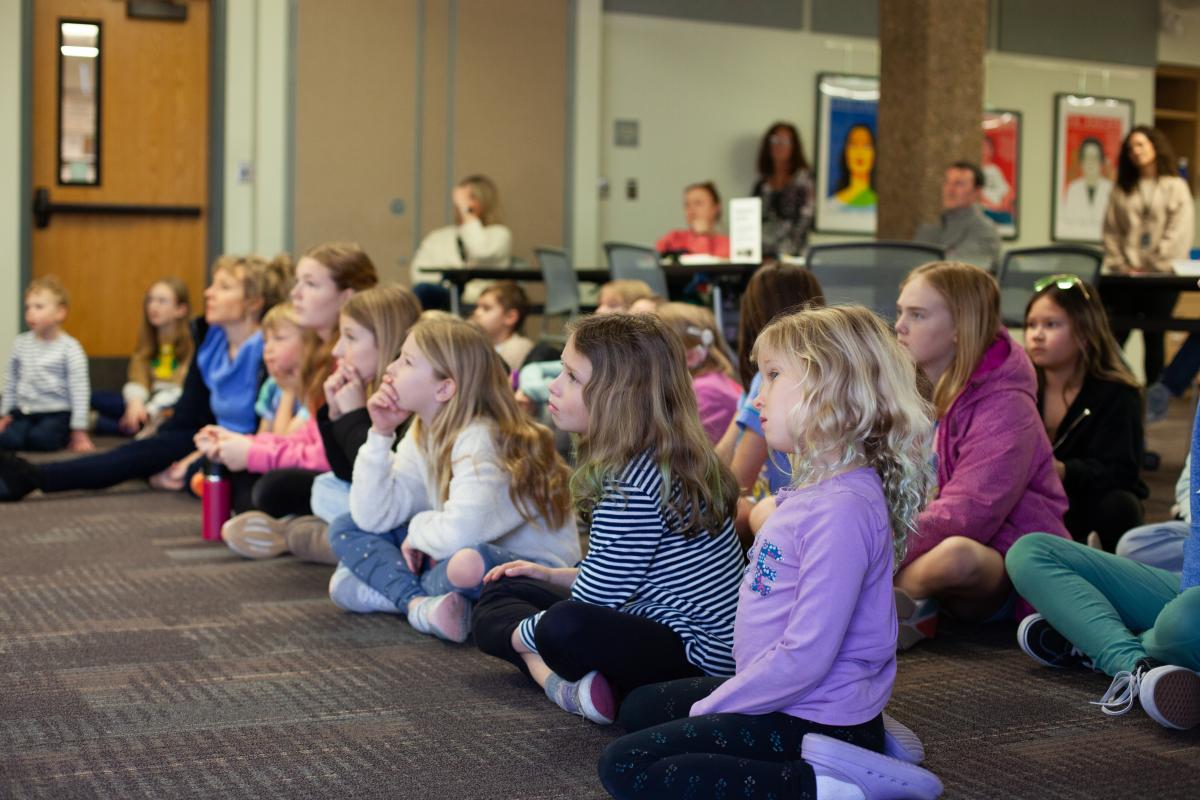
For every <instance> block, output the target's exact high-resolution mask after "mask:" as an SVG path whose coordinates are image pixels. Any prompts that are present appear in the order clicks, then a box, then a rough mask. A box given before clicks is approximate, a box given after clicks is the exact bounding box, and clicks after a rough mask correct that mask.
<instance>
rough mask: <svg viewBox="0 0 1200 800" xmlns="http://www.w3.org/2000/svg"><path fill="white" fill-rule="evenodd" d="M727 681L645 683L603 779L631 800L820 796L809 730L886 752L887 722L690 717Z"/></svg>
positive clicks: (631, 702) (630, 705) (604, 759)
mask: <svg viewBox="0 0 1200 800" xmlns="http://www.w3.org/2000/svg"><path fill="white" fill-rule="evenodd" d="M725 680H727V679H726V678H685V679H683V680H677V681H668V682H666V683H658V684H654V685H653V686H643V687H642V688H640V689H637V690H635V691H634V692H633V693H632V694H630V695H629V697H628V698H627V699H626V700H625V702H624V704H622V706H621V716H620V720H619V722H620V724H621V725H623V726H624V727H625V729H626V730H628V731H630V733H629V734H628V735H626V736H622V737H621V738H620V739H617V740H616V741H615V742H613V743H612V744H610V745H609V746H608V747H607V748H606V749H605V751H604V753H603V755H601V756H600V764H599V767H598V769H599V772H600V782H601V783H603V784H604V788H605V789H607V790H608V793H609V794H611V795H612V796H613V797H615V798H618V800H626V798H645V799H646V800H649V799H650V798H664V800H665V799H667V798H670V799H671V800H674V799H675V798H680V799H681V800H693V799H694V800H702V799H706V798H713V800H719V799H720V798H726V799H727V800H734V798H746V799H747V800H753V799H755V798H758V799H761V800H770V799H771V798H776V799H777V800H782V799H783V798H785V797H787V798H803V799H804V800H812V799H813V798H815V797H816V779H815V778H814V776H813V771H812V767H810V766H809V765H808V764H806V763H805V762H804V761H803V760H802V759H801V757H800V752H801V751H800V748H801V744H802V742H803V740H804V735H805V734H806V733H822V734H824V735H826V736H832V737H834V738H837V739H841V740H842V741H846V742H850V743H851V744H855V745H858V746H859V747H866V748H868V749H870V750H875V751H876V752H882V751H883V717H882V715H880V716H877V717H875V719H873V720H871V721H870V722H866V723H863V724H862V725H849V726H846V727H831V726H829V725H821V724H819V723H816V722H809V721H808V720H804V719H800V718H799V717H792V716H788V715H787V714H781V713H773V714H756V715H752V714H709V715H708V716H704V717H689V716H688V711H689V710H690V709H691V707H692V703H694V702H696V701H697V700H701V699H703V698H705V697H707V696H708V695H709V694H711V693H712V692H713V690H714V689H716V688H717V687H718V686H720V685H721V683H722V682H723V681H725Z"/></svg>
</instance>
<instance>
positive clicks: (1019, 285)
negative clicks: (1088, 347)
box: [999, 245, 1104, 328]
mask: <svg viewBox="0 0 1200 800" xmlns="http://www.w3.org/2000/svg"><path fill="white" fill-rule="evenodd" d="M1103 260H1104V254H1103V253H1102V252H1100V250H1098V249H1096V248H1094V247H1083V246H1080V245H1061V246H1055V247H1021V248H1017V249H1014V250H1009V251H1008V252H1006V253H1005V254H1004V258H1003V260H1001V262H1000V276H999V281H1000V318H1001V319H1002V320H1004V324H1005V325H1007V326H1008V327H1010V328H1022V327H1024V326H1025V306H1026V305H1028V304H1029V298H1031V297H1033V285H1034V284H1035V283H1037V282H1038V279H1040V278H1045V277H1047V276H1050V275H1058V274H1060V273H1067V274H1069V275H1078V276H1079V277H1080V278H1082V279H1083V281H1084V282H1085V283H1087V284H1089V285H1091V286H1096V285H1097V281H1098V280H1099V278H1100V264H1101V262H1102V261H1103Z"/></svg>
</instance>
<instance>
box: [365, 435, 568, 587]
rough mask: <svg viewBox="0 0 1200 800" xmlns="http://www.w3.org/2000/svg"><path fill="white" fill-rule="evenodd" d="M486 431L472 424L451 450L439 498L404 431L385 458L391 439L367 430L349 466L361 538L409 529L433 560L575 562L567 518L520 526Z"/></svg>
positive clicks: (411, 538)
mask: <svg viewBox="0 0 1200 800" xmlns="http://www.w3.org/2000/svg"><path fill="white" fill-rule="evenodd" d="M492 431H493V428H492V426H491V425H490V424H488V423H485V422H473V423H471V424H470V425H468V426H467V427H465V428H463V430H462V432H461V433H459V435H458V438H457V439H456V440H455V442H454V447H453V448H452V449H451V451H450V458H451V462H452V464H453V472H452V473H451V478H450V496H449V498H448V499H447V500H446V502H445V503H443V502H441V500H440V499H438V490H437V485H436V484H435V483H434V477H433V471H432V470H431V469H430V468H429V464H428V462H427V461H426V458H425V454H424V453H423V452H421V449H420V448H419V447H418V446H417V440H416V437H415V436H414V435H413V432H412V430H411V429H410V430H409V432H408V434H407V435H406V436H405V437H404V439H402V440H401V441H400V444H399V445H398V446H397V448H396V452H395V453H392V452H391V444H392V437H390V436H381V435H379V434H377V433H375V432H374V431H371V432H370V433H369V434H368V435H367V441H366V442H365V443H364V444H363V446H362V447H361V448H359V450H358V456H357V457H356V458H355V459H354V476H353V478H352V480H351V482H350V514H351V516H352V517H353V518H354V522H355V524H356V525H358V527H359V528H361V529H362V530H364V531H370V532H374V533H384V532H386V531H390V530H393V529H395V528H397V527H399V526H400V525H402V524H403V523H405V522H408V541H409V542H411V543H412V545H413V547H415V548H416V549H418V550H420V551H421V552H423V553H426V554H428V555H430V556H432V557H433V558H436V559H439V560H440V559H444V558H449V557H450V556H451V555H453V554H454V553H455V552H456V551H458V550H461V549H463V548H466V547H475V546H477V545H480V544H484V543H491V544H494V545H496V546H497V547H502V548H504V549H505V550H508V551H509V552H511V553H512V554H513V555H514V556H517V557H519V558H526V559H530V560H536V561H539V562H541V563H544V564H548V565H550V566H556V567H565V566H572V565H574V564H576V563H578V562H579V559H580V549H579V532H578V530H577V529H576V526H575V517H574V515H573V514H572V515H569V516H568V518H567V520H566V522H564V523H563V524H562V525H561V526H559V527H558V528H554V529H550V528H548V527H547V525H546V523H545V521H544V520H537V521H536V522H533V523H531V522H529V521H528V520H526V519H524V518H523V517H522V516H521V514H520V512H519V511H518V510H517V508H516V506H515V505H514V504H513V501H512V498H511V497H509V478H510V476H509V474H508V473H507V472H506V471H505V470H504V468H503V465H502V464H501V463H500V461H499V459H498V457H497V454H496V447H495V442H494V434H493V432H492Z"/></svg>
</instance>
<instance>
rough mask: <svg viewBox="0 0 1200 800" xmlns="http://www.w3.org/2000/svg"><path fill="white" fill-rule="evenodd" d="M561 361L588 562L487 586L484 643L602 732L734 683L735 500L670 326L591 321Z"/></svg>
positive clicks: (563, 425) (478, 620) (504, 571)
mask: <svg viewBox="0 0 1200 800" xmlns="http://www.w3.org/2000/svg"><path fill="white" fill-rule="evenodd" d="M562 360H563V371H562V373H561V374H560V375H559V377H558V378H556V379H555V380H554V383H552V384H551V386H550V403H549V409H550V414H551V415H552V416H553V417H554V421H555V423H556V424H557V425H558V427H559V428H560V429H561V430H564V431H568V432H570V433H576V434H579V435H580V439H579V444H578V463H579V468H578V470H577V471H576V472H575V475H574V476H573V478H572V480H571V488H572V494H573V496H574V500H575V505H576V509H577V510H578V511H579V513H580V515H581V517H582V519H583V520H584V522H585V523H587V524H589V525H590V529H591V530H590V537H589V553H588V556H587V558H585V559H584V560H583V561H581V562H580V563H579V564H578V565H577V566H575V567H562V568H549V567H546V566H543V565H539V564H532V563H530V562H527V561H514V562H511V563H507V564H502V565H499V566H497V567H495V568H493V569H492V570H490V571H489V572H488V574H487V575H486V576H485V579H484V580H485V583H486V584H487V586H486V587H485V589H484V592H483V595H482V597H481V598H480V602H479V604H478V606H477V607H476V609H475V628H474V632H475V641H476V643H477V644H478V645H479V647H480V649H482V650H483V651H484V652H485V653H488V654H490V655H494V656H497V657H499V658H503V659H506V660H507V661H509V662H511V663H513V664H514V665H516V666H517V667H518V668H519V669H521V671H523V672H525V673H526V674H527V675H529V676H530V677H531V678H533V679H534V680H535V681H536V682H537V683H538V684H539V685H541V686H542V687H543V688H544V689H545V691H546V694H547V696H549V697H550V699H551V700H553V701H554V702H555V703H557V704H558V705H559V706H560V707H562V708H563V709H565V710H567V711H570V712H572V713H576V714H579V715H581V716H584V717H586V718H587V719H590V720H592V721H593V722H597V723H600V724H606V723H610V722H612V720H613V718H614V715H615V713H616V708H617V705H618V703H619V701H620V699H621V698H622V697H623V696H624V695H625V694H626V693H628V692H629V691H632V690H633V689H635V688H637V687H638V686H642V685H645V684H648V683H655V682H657V681H662V680H669V679H671V678H683V677H689V676H693V677H694V676H701V675H729V674H731V673H732V672H733V656H732V646H733V638H732V636H733V613H734V608H735V606H736V603H737V585H738V581H739V580H740V578H741V575H742V569H743V567H744V564H745V562H744V560H743V558H742V552H741V547H740V546H739V544H738V541H737V537H736V536H735V535H734V532H733V523H732V515H733V511H734V507H735V503H736V501H737V484H736V482H735V481H734V479H733V476H732V474H731V473H730V472H729V470H728V469H727V468H726V467H724V466H723V465H722V464H721V463H720V461H719V460H718V459H717V457H716V455H715V454H714V452H713V450H712V447H711V446H710V445H709V443H708V439H707V437H706V436H705V433H704V429H703V428H702V427H701V425H700V419H699V416H698V413H697V410H696V396H695V393H694V392H693V391H692V385H691V378H690V376H689V374H688V370H687V359H686V354H685V352H684V345H683V342H682V340H681V339H680V338H679V336H678V335H677V334H675V332H674V331H672V330H671V329H670V327H669V326H668V325H667V324H666V323H665V322H663V321H662V320H660V319H658V318H657V317H654V316H633V315H628V314H616V315H612V316H595V317H591V318H588V319H585V320H583V321H581V322H579V323H578V324H577V325H576V326H575V327H574V328H573V330H572V333H571V337H570V339H569V340H568V342H567V345H566V348H565V349H564V350H563V356H562Z"/></svg>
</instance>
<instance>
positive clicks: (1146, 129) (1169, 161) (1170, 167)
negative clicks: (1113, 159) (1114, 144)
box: [1117, 125, 1179, 194]
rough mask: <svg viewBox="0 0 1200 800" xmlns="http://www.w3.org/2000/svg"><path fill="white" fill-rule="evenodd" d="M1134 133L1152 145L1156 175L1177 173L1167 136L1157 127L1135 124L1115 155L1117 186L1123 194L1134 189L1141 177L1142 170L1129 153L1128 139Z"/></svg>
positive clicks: (1163, 175)
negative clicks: (1143, 137) (1119, 151)
mask: <svg viewBox="0 0 1200 800" xmlns="http://www.w3.org/2000/svg"><path fill="white" fill-rule="evenodd" d="M1135 133H1140V134H1141V135H1142V136H1145V137H1146V138H1147V139H1149V140H1150V144H1152V145H1153V146H1154V166H1155V168H1156V169H1157V170H1158V177H1160V178H1165V177H1167V176H1169V175H1178V174H1179V168H1178V167H1176V166H1175V151H1174V150H1172V149H1171V143H1170V142H1168V141H1167V137H1166V136H1163V135H1162V132H1161V131H1159V130H1158V128H1151V127H1150V126H1149V125H1135V126H1134V128H1133V130H1131V131H1130V132H1129V133H1128V134H1126V136H1125V140H1124V141H1122V142H1121V154H1120V155H1119V156H1117V186H1120V187H1121V191H1123V192H1124V193H1125V194H1129V193H1131V192H1132V191H1133V190H1134V189H1136V188H1137V185H1138V180H1140V179H1141V177H1142V171H1141V170H1140V169H1139V168H1138V165H1137V164H1134V163H1133V158H1132V157H1131V156H1130V155H1129V140H1130V139H1131V138H1133V135H1134V134H1135Z"/></svg>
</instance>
